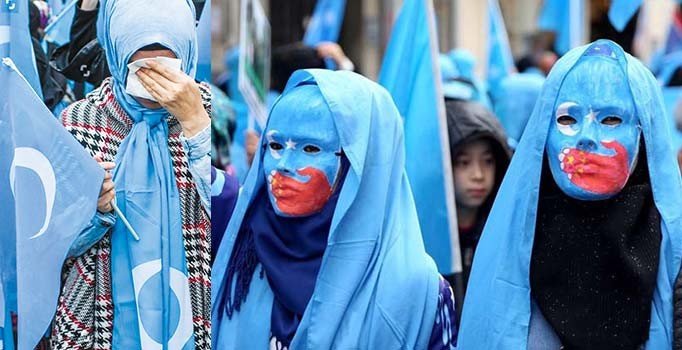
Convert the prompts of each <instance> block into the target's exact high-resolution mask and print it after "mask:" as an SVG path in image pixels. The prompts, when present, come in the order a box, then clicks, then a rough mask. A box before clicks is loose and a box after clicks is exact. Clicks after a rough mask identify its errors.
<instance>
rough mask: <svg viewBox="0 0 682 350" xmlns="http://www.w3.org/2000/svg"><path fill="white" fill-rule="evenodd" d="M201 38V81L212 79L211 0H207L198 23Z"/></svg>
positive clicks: (199, 62) (198, 66)
mask: <svg viewBox="0 0 682 350" xmlns="http://www.w3.org/2000/svg"><path fill="white" fill-rule="evenodd" d="M197 39H198V40H199V61H198V63H197V75H196V78H197V80H199V81H206V82H209V81H211V0H206V3H205V4H204V9H203V10H202V11H201V17H200V18H199V24H198V25H197Z"/></svg>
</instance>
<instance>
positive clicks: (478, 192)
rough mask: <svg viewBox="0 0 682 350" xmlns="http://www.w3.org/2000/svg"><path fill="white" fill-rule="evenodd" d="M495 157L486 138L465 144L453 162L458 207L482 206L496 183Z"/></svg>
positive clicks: (472, 207)
mask: <svg viewBox="0 0 682 350" xmlns="http://www.w3.org/2000/svg"><path fill="white" fill-rule="evenodd" d="M495 166H496V164H495V157H494V155H493V149H492V146H491V145H490V141H489V140H486V139H481V140H476V141H472V142H470V143H467V144H465V145H464V146H463V147H462V150H461V151H460V152H459V153H458V154H457V155H456V157H455V162H454V163H453V172H454V178H455V200H456V201H457V206H458V207H464V208H471V209H474V208H478V207H480V206H481V205H482V204H483V203H484V202H485V201H486V199H488V196H490V193H491V192H492V190H493V186H494V185H495Z"/></svg>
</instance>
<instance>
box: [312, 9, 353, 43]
mask: <svg viewBox="0 0 682 350" xmlns="http://www.w3.org/2000/svg"><path fill="white" fill-rule="evenodd" d="M345 9H346V0H317V4H316V5H315V11H314V12H313V16H312V17H311V18H310V23H309V24H308V28H307V30H306V32H305V36H304V37H303V43H304V44H306V45H308V46H315V45H317V44H319V43H321V42H323V41H331V42H338V41H339V33H340V32H341V25H342V24H343V14H344V11H345Z"/></svg>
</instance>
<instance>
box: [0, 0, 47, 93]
mask: <svg viewBox="0 0 682 350" xmlns="http://www.w3.org/2000/svg"><path fill="white" fill-rule="evenodd" d="M28 5H29V2H28V1H21V0H2V1H0V59H2V58H4V57H10V58H11V59H12V61H14V62H15V63H16V65H17V67H18V68H19V70H20V71H21V72H22V73H23V74H24V77H26V80H28V82H29V83H30V84H31V87H33V90H34V91H35V92H36V94H38V96H40V99H42V98H43V91H42V89H41V88H40V79H39V78H38V70H37V69H36V60H35V55H34V54H33V46H32V44H31V34H30V33H29V30H28ZM7 86H8V85H3V86H2V87H3V89H4V88H6V87H7Z"/></svg>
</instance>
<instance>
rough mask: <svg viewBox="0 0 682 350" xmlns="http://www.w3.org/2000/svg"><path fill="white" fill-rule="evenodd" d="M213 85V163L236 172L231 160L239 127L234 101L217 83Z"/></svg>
mask: <svg viewBox="0 0 682 350" xmlns="http://www.w3.org/2000/svg"><path fill="white" fill-rule="evenodd" d="M210 86H211V93H212V95H213V98H212V100H211V102H212V103H211V105H212V106H211V107H212V108H211V164H212V165H213V166H214V167H216V168H218V169H220V170H224V171H227V172H228V173H230V174H234V169H233V168H232V163H231V161H230V146H231V145H232V140H233V139H234V132H235V129H236V128H237V120H236V117H235V112H234V109H233V108H232V102H231V100H230V98H229V97H227V95H226V94H225V93H224V92H223V91H222V90H220V88H218V87H217V86H215V85H210Z"/></svg>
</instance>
